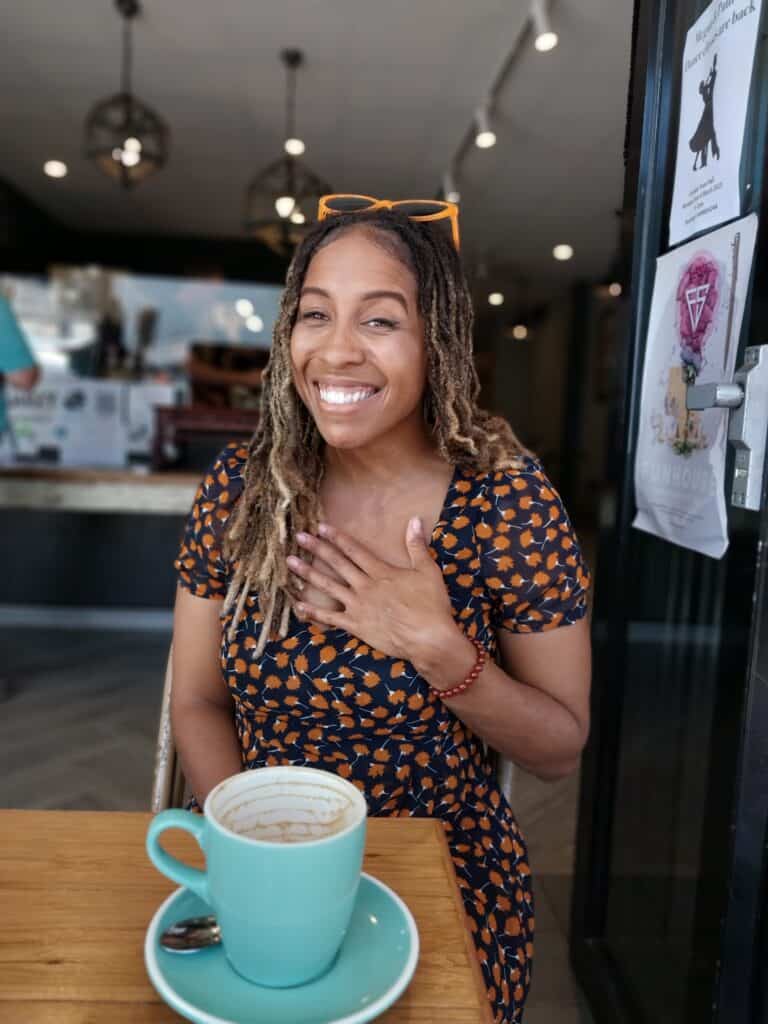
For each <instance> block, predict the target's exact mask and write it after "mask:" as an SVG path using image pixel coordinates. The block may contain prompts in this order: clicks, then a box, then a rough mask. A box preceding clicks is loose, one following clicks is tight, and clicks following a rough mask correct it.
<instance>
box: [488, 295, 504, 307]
mask: <svg viewBox="0 0 768 1024" xmlns="http://www.w3.org/2000/svg"><path fill="white" fill-rule="evenodd" d="M488 301H489V302H490V304H491V305H492V306H503V305H504V296H503V295H502V293H501V292H491V294H490V295H489V296H488Z"/></svg>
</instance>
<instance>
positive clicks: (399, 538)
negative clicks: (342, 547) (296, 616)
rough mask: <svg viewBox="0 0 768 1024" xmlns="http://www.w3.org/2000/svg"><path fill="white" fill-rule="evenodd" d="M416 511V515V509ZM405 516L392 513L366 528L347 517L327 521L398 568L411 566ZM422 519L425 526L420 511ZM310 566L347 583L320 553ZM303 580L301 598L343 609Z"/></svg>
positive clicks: (328, 595)
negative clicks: (389, 517)
mask: <svg viewBox="0 0 768 1024" xmlns="http://www.w3.org/2000/svg"><path fill="white" fill-rule="evenodd" d="M416 514H417V515H418V511H417V512H416ZM408 519H409V516H408V515H401V516H397V517H392V518H391V519H388V520H385V521H381V520H379V521H378V522H377V523H376V525H375V528H373V527H370V526H369V528H368V529H365V530H361V529H360V525H359V522H351V523H350V522H349V521H346V522H343V523H342V522H340V521H334V520H330V522H331V523H332V525H334V526H337V527H338V528H339V529H342V530H344V531H346V532H347V533H348V534H349V535H350V536H351V537H353V538H354V539H355V540H356V541H358V543H360V544H362V545H364V546H365V547H366V548H367V549H368V550H369V551H370V552H371V553H372V554H373V555H375V556H376V557H377V558H379V559H381V560H382V561H383V562H386V563H388V564H389V565H394V566H397V567H398V568H402V569H407V568H410V565H411V562H410V558H409V556H408V551H407V550H406V546H405V532H406V526H407V524H408ZM421 520H422V523H424V524H425V526H426V522H427V520H426V516H424V515H422V516H421ZM431 525H432V524H431V522H430V527H429V528H431ZM302 557H303V558H304V559H305V560H308V555H307V553H304V554H303V555H302ZM342 557H343V556H342ZM312 567H313V568H315V569H317V571H318V572H321V573H323V574H324V575H326V576H329V577H330V578H331V579H333V580H335V581H337V582H338V583H340V584H341V585H342V586H346V585H347V583H346V580H345V579H344V578H343V576H342V575H341V574H340V573H339V572H337V570H336V569H335V568H334V567H333V566H332V565H330V564H329V563H328V562H327V561H326V560H325V559H324V558H322V557H321V556H320V555H318V554H315V555H314V557H313V558H312ZM303 582H304V586H303V588H302V591H301V596H302V600H306V601H307V602H309V603H310V604H315V605H317V607H318V608H328V609H329V610H333V611H340V610H341V609H342V607H343V605H342V604H340V602H339V601H337V600H336V598H334V597H332V596H331V595H330V594H328V593H326V592H325V591H324V590H322V589H321V588H320V587H319V586H316V585H315V584H314V583H312V582H311V581H310V580H304V581H303Z"/></svg>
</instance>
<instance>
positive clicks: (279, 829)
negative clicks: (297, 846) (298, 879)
mask: <svg viewBox="0 0 768 1024" xmlns="http://www.w3.org/2000/svg"><path fill="white" fill-rule="evenodd" d="M216 815H217V818H218V821H219V823H220V824H221V825H223V827H224V828H226V829H229V831H230V832H234V833H235V834H236V835H238V836H243V837H244V838H245V839H255V840H259V841H261V842H266V843H308V842H317V841H318V840H320V839H327V838H328V837H329V836H333V835H338V833H340V832H343V831H344V830H345V829H347V828H349V827H350V826H352V825H353V824H354V823H355V822H356V821H357V820H358V819H359V817H360V809H359V805H358V804H357V802H356V801H353V800H352V799H351V798H350V796H348V795H347V793H345V792H340V791H339V789H338V786H336V785H333V784H329V785H321V784H319V783H317V782H316V781H314V780H313V782H312V783H308V782H304V781H303V780H297V781H296V782H291V783H287V782H285V781H283V780H279V781H274V782H267V783H266V784H265V785H261V786H257V787H254V788H252V789H249V790H247V791H246V792H245V793H238V794H237V796H236V798H235V799H233V800H231V801H227V800H222V801H221V803H220V804H219V806H218V807H217V810H216Z"/></svg>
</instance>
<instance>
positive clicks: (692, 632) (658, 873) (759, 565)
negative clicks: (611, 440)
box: [571, 0, 768, 1024]
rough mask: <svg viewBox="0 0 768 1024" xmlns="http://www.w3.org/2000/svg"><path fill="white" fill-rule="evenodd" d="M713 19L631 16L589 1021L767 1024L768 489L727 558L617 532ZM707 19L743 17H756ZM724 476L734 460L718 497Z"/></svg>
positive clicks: (583, 909)
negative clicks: (687, 106) (681, 145)
mask: <svg viewBox="0 0 768 1024" xmlns="http://www.w3.org/2000/svg"><path fill="white" fill-rule="evenodd" d="M707 6H708V5H707V4H706V3H701V2H696V0H638V4H637V8H636V12H635V14H636V18H635V42H634V66H633V71H632V86H631V90H630V97H631V98H630V111H629V115H630V118H629V130H628V138H627V153H628V166H627V187H626V190H625V210H624V215H625V221H624V222H625V224H627V225H632V228H631V231H630V232H629V233H630V234H631V235H632V240H631V258H632V287H631V289H630V292H631V303H632V311H631V326H630V329H629V333H628V338H627V350H626V351H627V355H626V374H625V382H624V391H623V395H622V398H621V400H620V408H619V410H618V412H619V417H620V419H621V422H622V430H620V431H617V442H616V445H617V447H616V450H615V451H614V453H613V456H614V457H613V458H612V459H609V463H610V464H611V465H613V466H616V467H618V468H617V470H616V479H615V480H614V483H615V494H616V501H615V503H614V505H613V506H612V508H611V509H610V510H609V512H608V513H607V514H606V515H604V516H603V524H602V526H601V536H600V540H599V550H598V559H597V570H598V572H597V589H596V604H595V610H594V644H595V656H596V657H595V662H596V668H595V680H594V707H593V729H592V735H591V739H590V743H589V746H588V748H587V751H586V753H585V758H584V762H583V769H582V786H581V800H580V811H579V827H578V837H577V860H576V868H575V885H574V896H573V905H572V928H571V955H572V961H573V964H574V969H575V971H576V973H577V975H578V977H579V980H580V983H581V984H582V987H583V988H584V990H585V992H586V993H587V996H588V999H589V1002H590V1004H591V1006H592V1009H593V1013H594V1016H595V1020H596V1021H597V1022H598V1024H621V1022H632V1024H651V1022H653V1024H683V1022H686V1024H688V1022H690V1024H702V1022H705V1021H712V1022H717V1024H746V1022H751V1021H753V1020H754V1021H758V1020H760V1021H765V1020H768V1017H766V1016H764V1015H763V1014H764V1010H763V1009H762V1005H763V1000H765V1005H768V999H766V997H765V994H764V992H763V986H762V976H763V973H764V972H766V968H765V966H764V959H765V956H764V954H765V952H766V951H765V950H764V944H763V935H764V933H765V934H766V935H768V925H767V924H766V921H765V920H764V919H763V917H762V905H763V903H764V902H765V898H766V897H765V892H764V850H765V841H766V835H767V829H766V826H767V824H768V610H767V609H766V604H765V593H764V591H765V577H766V566H765V551H766V542H768V513H767V512H766V500H765V489H764V491H763V502H762V509H761V511H760V512H749V511H744V510H739V509H737V508H734V507H732V506H731V505H730V503H729V506H728V508H729V512H728V532H729V537H730V546H729V549H728V551H727V553H726V554H725V556H724V557H723V558H722V559H719V560H718V559H714V558H709V557H706V556H703V555H699V554H697V553H695V552H692V551H690V550H686V549H684V548H682V547H678V546H676V545H674V544H671V543H668V542H666V541H664V540H661V539H659V538H656V537H654V536H651V535H649V534H646V533H641V532H640V531H638V530H636V529H633V528H632V527H631V525H630V524H631V522H632V519H633V518H634V513H635V506H634V484H633V467H634V454H635V450H636V447H635V446H636V437H637V429H638V414H639V408H638V407H639V399H640V386H641V376H642V368H643V358H644V346H645V337H646V329H647V324H648V314H649V307H650V301H651V294H652V289H653V282H654V269H655V260H656V258H657V257H658V256H659V255H661V254H663V253H665V252H667V251H668V250H669V244H668V236H667V225H668V223H669V211H670V203H671V192H672V179H673V175H674V162H675V153H676V145H677V117H678V114H677V112H678V110H679V106H680V80H681V64H682V52H683V45H684V42H685V38H686V34H687V32H688V30H689V29H690V28H691V26H692V25H693V23H694V22H695V21H696V20H697V19H698V18H699V16H700V15H701V14H702V13H703V12H704V10H705V9H706V8H707ZM717 6H718V4H717V3H714V4H712V5H711V8H712V10H713V11H714V9H715V8H716V7H717ZM719 6H720V7H721V8H726V7H727V8H729V9H732V10H731V11H730V13H731V14H732V16H734V17H736V16H737V15H738V16H741V12H742V9H749V8H750V7H751V8H752V10H754V8H755V6H757V8H758V9H759V7H760V4H759V3H758V4H756V5H755V4H752V3H750V0H730V2H728V0H724V2H721V3H720V4H719ZM763 6H764V7H765V6H766V5H765V3H764V4H763ZM766 20H767V19H766V10H763V11H762V24H761V31H760V32H759V33H758V46H757V53H756V58H755V69H754V74H753V77H752V86H751V93H750V106H749V110H748V115H747V128H746V137H745V146H744V156H743V159H742V166H741V178H742V180H741V195H742V207H741V213H742V215H745V214H747V213H750V212H755V213H757V214H758V216H759V230H758V242H757V250H756V255H755V261H754V266H753V271H752V289H751V297H750V300H749V301H748V304H747V308H746V311H745V316H744V323H743V328H742V333H741V338H740V342H739V351H738V357H737V363H736V365H737V366H741V365H742V364H743V362H744V349H745V348H746V346H747V345H758V344H768V240H767V238H766V219H767V218H768V196H767V194H766V189H765V188H764V182H763V170H764V166H765V162H766V123H767V122H768V54H767V52H766V51H767V47H766ZM617 456H618V457H617ZM732 477H733V453H732V451H731V450H730V448H729V455H728V464H727V469H726V485H727V487H728V490H727V494H728V495H730V485H731V481H732ZM766 973H768V972H766Z"/></svg>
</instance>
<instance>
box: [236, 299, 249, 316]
mask: <svg viewBox="0 0 768 1024" xmlns="http://www.w3.org/2000/svg"><path fill="white" fill-rule="evenodd" d="M235 309H236V310H237V312H238V315H239V316H241V317H243V319H245V317H248V316H250V315H251V314H252V313H253V303H252V302H251V300H250V299H238V300H237V302H236V303H235Z"/></svg>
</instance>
